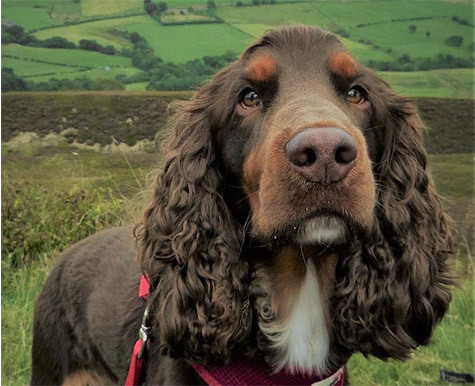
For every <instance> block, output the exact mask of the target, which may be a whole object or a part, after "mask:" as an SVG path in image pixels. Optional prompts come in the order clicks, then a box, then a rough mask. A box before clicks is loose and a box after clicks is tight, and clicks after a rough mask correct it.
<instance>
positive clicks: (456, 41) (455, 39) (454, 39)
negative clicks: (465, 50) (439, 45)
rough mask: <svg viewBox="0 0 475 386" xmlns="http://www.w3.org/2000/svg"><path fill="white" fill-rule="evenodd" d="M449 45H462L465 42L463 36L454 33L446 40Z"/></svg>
mask: <svg viewBox="0 0 475 386" xmlns="http://www.w3.org/2000/svg"><path fill="white" fill-rule="evenodd" d="M445 43H447V45H448V46H453V47H460V46H461V45H462V43H463V37H462V36H459V35H452V36H450V37H448V38H447V39H446V40H445Z"/></svg>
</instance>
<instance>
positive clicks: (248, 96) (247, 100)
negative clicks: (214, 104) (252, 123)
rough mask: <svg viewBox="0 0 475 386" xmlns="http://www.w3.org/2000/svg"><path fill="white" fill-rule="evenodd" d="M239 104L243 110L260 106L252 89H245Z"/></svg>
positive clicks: (257, 95)
mask: <svg viewBox="0 0 475 386" xmlns="http://www.w3.org/2000/svg"><path fill="white" fill-rule="evenodd" d="M240 103H241V106H242V107H243V108H245V109H255V108H257V107H260V106H261V104H262V101H261V98H260V97H259V94H257V92H256V91H255V90H253V89H252V88H246V89H245V90H244V91H243V92H242V93H241V98H240Z"/></svg>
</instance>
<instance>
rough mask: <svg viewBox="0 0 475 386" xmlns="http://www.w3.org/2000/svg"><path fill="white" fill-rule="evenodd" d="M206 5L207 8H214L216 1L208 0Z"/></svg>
mask: <svg viewBox="0 0 475 386" xmlns="http://www.w3.org/2000/svg"><path fill="white" fill-rule="evenodd" d="M206 7H208V9H215V8H216V3H215V2H214V1H213V0H209V1H208V2H207V3H206Z"/></svg>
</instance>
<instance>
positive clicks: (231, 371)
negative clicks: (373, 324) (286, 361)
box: [192, 360, 345, 386]
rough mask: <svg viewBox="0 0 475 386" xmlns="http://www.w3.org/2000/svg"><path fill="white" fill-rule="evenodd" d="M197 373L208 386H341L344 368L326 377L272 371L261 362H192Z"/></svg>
mask: <svg viewBox="0 0 475 386" xmlns="http://www.w3.org/2000/svg"><path fill="white" fill-rule="evenodd" d="M192 366H193V368H194V369H195V371H196V372H197V373H198V375H199V376H200V377H201V378H202V379H203V380H204V381H205V382H206V384H208V385H209V386H226V385H233V386H247V385H260V386H270V385H302V386H304V385H311V386H343V385H344V377H345V369H344V367H341V368H340V369H338V371H336V372H335V373H334V374H332V375H330V376H328V377H319V376H310V375H303V374H290V373H287V372H286V371H285V370H282V371H279V372H273V371H272V369H270V368H269V367H268V366H267V365H265V364H263V363H257V362H251V361H241V360H239V361H234V362H232V363H230V364H229V365H227V366H207V367H204V366H201V365H198V364H196V363H193V364H192Z"/></svg>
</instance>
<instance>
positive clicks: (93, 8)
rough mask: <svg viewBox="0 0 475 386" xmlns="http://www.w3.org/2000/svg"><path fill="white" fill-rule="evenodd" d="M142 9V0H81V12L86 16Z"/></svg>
mask: <svg viewBox="0 0 475 386" xmlns="http://www.w3.org/2000/svg"><path fill="white" fill-rule="evenodd" d="M142 10H143V1H142V0H103V1H97V0H81V12H82V14H83V15H84V16H104V15H113V14H116V13H123V12H129V11H130V12H137V11H142Z"/></svg>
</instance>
